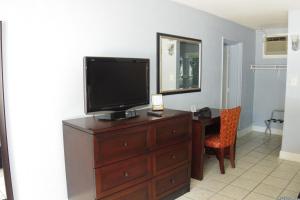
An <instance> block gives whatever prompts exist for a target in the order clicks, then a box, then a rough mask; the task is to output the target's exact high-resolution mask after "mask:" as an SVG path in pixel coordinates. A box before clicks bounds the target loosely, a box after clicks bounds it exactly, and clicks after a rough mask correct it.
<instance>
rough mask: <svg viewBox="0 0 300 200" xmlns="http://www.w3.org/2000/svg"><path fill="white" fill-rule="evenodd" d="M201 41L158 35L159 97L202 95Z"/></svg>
mask: <svg viewBox="0 0 300 200" xmlns="http://www.w3.org/2000/svg"><path fill="white" fill-rule="evenodd" d="M201 60H202V41H201V40H198V39H193V38H187V37H181V36H176V35H169V34H164V33H157V75H158V76H157V93H160V94H163V95H168V94H178V93H186V92H198V91H201V63H202V62H201Z"/></svg>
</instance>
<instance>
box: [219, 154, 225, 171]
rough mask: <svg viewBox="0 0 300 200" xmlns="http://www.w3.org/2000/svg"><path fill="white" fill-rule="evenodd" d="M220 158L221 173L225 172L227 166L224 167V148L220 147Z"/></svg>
mask: <svg viewBox="0 0 300 200" xmlns="http://www.w3.org/2000/svg"><path fill="white" fill-rule="evenodd" d="M218 158H219V165H220V171H221V174H225V167H224V148H220V149H218Z"/></svg>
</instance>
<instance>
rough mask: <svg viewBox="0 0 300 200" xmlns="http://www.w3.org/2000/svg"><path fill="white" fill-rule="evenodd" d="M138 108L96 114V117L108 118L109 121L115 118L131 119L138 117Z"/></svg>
mask: <svg viewBox="0 0 300 200" xmlns="http://www.w3.org/2000/svg"><path fill="white" fill-rule="evenodd" d="M138 116H139V115H138V114H137V112H136V110H122V111H116V112H112V113H105V114H100V115H96V116H95V118H96V119H97V120H108V121H115V120H122V119H130V118H135V117H138Z"/></svg>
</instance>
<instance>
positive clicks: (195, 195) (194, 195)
mask: <svg viewBox="0 0 300 200" xmlns="http://www.w3.org/2000/svg"><path fill="white" fill-rule="evenodd" d="M214 194H215V193H214V192H212V191H208V190H204V189H201V188H198V187H195V188H193V189H191V191H190V192H188V193H186V194H185V195H184V197H187V198H190V199H193V200H204V199H208V198H210V197H211V196H213V195H214Z"/></svg>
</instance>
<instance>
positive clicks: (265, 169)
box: [249, 165, 273, 174]
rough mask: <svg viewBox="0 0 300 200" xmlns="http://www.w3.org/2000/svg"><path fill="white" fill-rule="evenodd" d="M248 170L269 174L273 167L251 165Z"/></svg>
mask: <svg viewBox="0 0 300 200" xmlns="http://www.w3.org/2000/svg"><path fill="white" fill-rule="evenodd" d="M249 171H253V172H258V173H262V174H270V173H271V172H272V171H273V168H270V167H266V166H263V165H254V166H253V167H251V169H249Z"/></svg>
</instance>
